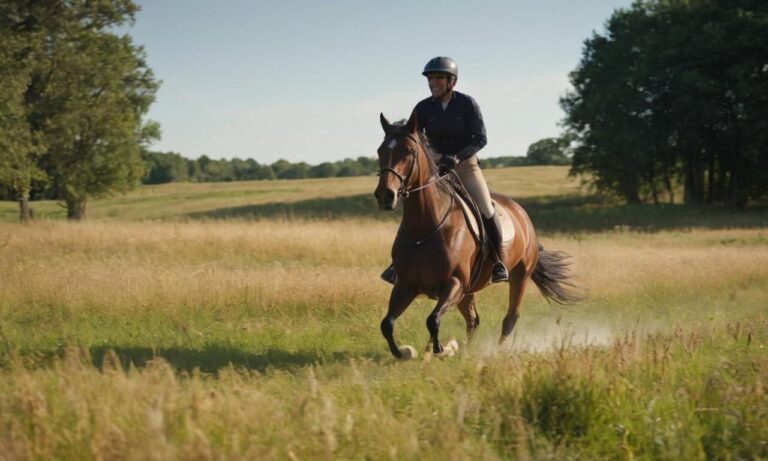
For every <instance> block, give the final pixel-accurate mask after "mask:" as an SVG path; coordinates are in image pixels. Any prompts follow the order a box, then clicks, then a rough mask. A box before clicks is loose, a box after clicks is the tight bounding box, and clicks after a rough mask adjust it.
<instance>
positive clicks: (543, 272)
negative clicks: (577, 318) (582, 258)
mask: <svg viewBox="0 0 768 461" xmlns="http://www.w3.org/2000/svg"><path fill="white" fill-rule="evenodd" d="M571 263H572V258H571V255H569V254H568V253H566V252H564V251H546V250H544V247H543V246H541V245H539V262H538V263H537V264H536V267H534V268H533V274H531V280H533V282H534V283H535V284H536V286H537V287H539V290H541V293H542V294H543V295H544V297H545V298H548V299H551V300H553V301H555V302H557V303H559V304H577V303H579V302H581V301H583V300H584V298H585V296H584V294H583V293H582V290H581V288H580V287H579V286H578V285H577V284H576V283H574V281H573V274H572V273H571V270H570V266H571Z"/></svg>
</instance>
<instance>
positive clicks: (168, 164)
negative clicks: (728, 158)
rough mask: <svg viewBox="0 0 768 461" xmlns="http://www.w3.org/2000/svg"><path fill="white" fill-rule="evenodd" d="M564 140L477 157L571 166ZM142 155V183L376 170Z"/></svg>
mask: <svg viewBox="0 0 768 461" xmlns="http://www.w3.org/2000/svg"><path fill="white" fill-rule="evenodd" d="M566 152H567V143H563V141H562V140H561V139H559V138H547V139H542V140H540V141H537V142H536V143H534V144H532V145H531V146H530V147H529V148H528V151H527V154H526V156H525V157H522V156H506V157H491V158H482V157H481V158H480V166H481V167H483V168H501V167H511V166H530V165H570V162H571V161H570V158H569V157H567V155H566ZM142 158H143V160H144V162H145V166H146V171H147V173H146V175H145V176H144V177H143V179H142V183H143V184H165V183H171V182H219V181H251V180H270V179H306V178H339V177H348V176H365V175H370V174H373V173H375V172H377V171H378V170H379V162H378V159H376V158H374V157H357V158H355V159H352V158H347V159H344V160H338V161H335V162H322V163H319V164H317V165H310V164H308V163H306V162H290V161H288V160H284V159H281V160H278V161H276V162H273V163H269V164H267V163H259V162H258V161H256V160H254V159H251V158H249V159H245V160H243V159H239V158H234V159H229V160H227V159H212V158H210V157H209V156H207V155H202V156H200V157H199V158H197V159H189V158H186V157H184V156H182V155H181V154H179V153H176V152H153V151H145V152H143V154H142Z"/></svg>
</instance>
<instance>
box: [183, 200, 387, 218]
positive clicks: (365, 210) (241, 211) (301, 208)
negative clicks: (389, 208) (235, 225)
mask: <svg viewBox="0 0 768 461" xmlns="http://www.w3.org/2000/svg"><path fill="white" fill-rule="evenodd" d="M187 216H188V217H189V218H192V219H232V218H237V219H263V218H289V219H290V218H305V219H333V218H348V217H367V218H379V219H392V218H393V217H394V216H398V217H399V216H400V213H384V212H382V211H379V209H378V208H377V206H376V201H375V200H374V198H373V194H360V195H349V196H343V197H329V198H313V199H309V200H301V201H297V202H270V203H262V204H259V205H245V206H238V207H231V208H218V209H215V210H209V211H203V212H195V213H190V214H188V215H187Z"/></svg>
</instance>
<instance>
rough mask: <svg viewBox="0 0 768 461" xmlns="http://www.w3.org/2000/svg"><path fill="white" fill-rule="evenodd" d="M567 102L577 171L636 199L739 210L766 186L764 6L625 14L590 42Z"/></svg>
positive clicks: (675, 1) (700, 1)
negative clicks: (677, 194) (679, 189)
mask: <svg viewBox="0 0 768 461" xmlns="http://www.w3.org/2000/svg"><path fill="white" fill-rule="evenodd" d="M571 82H572V84H573V87H574V90H573V91H572V92H571V93H570V94H568V95H567V96H566V97H564V98H563V99H562V101H561V103H562V106H563V108H564V110H565V112H566V120H565V122H566V126H567V128H568V129H569V131H570V132H571V133H572V134H574V135H575V137H576V139H577V148H576V149H575V152H574V159H573V160H574V161H573V167H572V173H574V174H580V173H585V174H588V175H589V177H591V178H592V181H593V182H594V184H595V185H596V186H598V187H599V188H601V189H607V190H612V191H615V192H617V193H618V194H620V195H621V196H623V197H624V198H626V199H627V200H628V201H629V202H638V201H640V200H641V199H642V198H643V197H645V196H652V197H653V199H654V201H657V202H658V201H659V196H660V194H661V193H662V192H666V193H667V194H668V195H669V197H670V199H672V198H673V196H674V195H673V194H674V190H675V185H676V182H678V181H680V182H682V184H683V186H684V188H683V190H684V198H685V201H686V203H692V204H694V203H704V202H707V203H715V202H721V203H728V204H730V205H731V206H733V207H742V206H744V205H745V204H746V203H747V201H748V200H750V199H751V198H756V197H759V196H760V195H764V194H766V192H768V179H766V175H757V174H755V173H754V172H755V171H760V169H762V168H764V167H765V162H766V151H768V144H767V143H766V135H765V128H766V120H767V119H768V116H767V115H766V114H768V4H766V3H765V2H754V1H746V0H734V1H725V0H663V1H662V0H658V1H646V2H637V3H635V4H634V5H633V7H632V8H630V9H628V10H618V11H616V12H615V13H614V15H613V16H612V17H611V18H610V20H609V21H608V23H607V29H606V34H605V35H597V34H596V35H594V36H593V37H592V38H591V39H589V40H587V41H586V43H585V47H584V54H583V57H582V60H581V62H580V64H579V66H578V67H577V69H576V70H575V71H574V72H573V73H572V74H571Z"/></svg>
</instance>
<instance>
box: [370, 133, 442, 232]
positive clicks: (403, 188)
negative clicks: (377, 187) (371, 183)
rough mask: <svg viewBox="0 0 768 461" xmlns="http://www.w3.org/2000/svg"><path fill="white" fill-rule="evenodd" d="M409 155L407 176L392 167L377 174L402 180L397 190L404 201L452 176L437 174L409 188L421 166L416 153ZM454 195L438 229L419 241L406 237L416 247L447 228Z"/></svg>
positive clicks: (419, 144)
mask: <svg viewBox="0 0 768 461" xmlns="http://www.w3.org/2000/svg"><path fill="white" fill-rule="evenodd" d="M406 136H407V137H408V138H410V139H411V140H412V141H413V142H414V143H415V144H416V145H417V146H420V147H421V143H420V142H419V140H418V139H416V138H415V137H414V136H413V135H412V134H410V133H408V134H407V135H406ZM391 137H392V136H388V137H386V138H384V142H386V141H387V140H388V139H390V138H391ZM422 148H423V147H422ZM408 154H409V155H410V156H412V157H413V160H412V161H411V167H410V168H409V169H408V173H407V174H406V175H405V176H403V175H402V174H401V173H400V172H399V171H397V170H395V169H394V168H391V167H385V168H382V169H380V170H379V172H378V174H377V176H381V175H383V174H385V173H392V174H394V175H395V177H396V178H397V179H399V180H400V187H399V188H398V189H397V195H398V196H400V197H402V198H403V201H405V199H407V198H408V197H409V196H410V195H411V193H412V192H418V191H420V190H423V189H426V188H428V187H430V186H432V185H433V184H436V183H438V182H440V181H442V180H443V179H445V178H447V177H448V176H450V175H445V176H440V175H439V174H436V175H435V176H434V177H433V178H434V179H431V180H430V181H429V182H427V183H426V184H423V185H421V186H418V187H408V183H409V182H410V179H411V176H412V175H413V171H414V169H415V168H416V166H419V165H418V164H419V162H418V157H417V155H416V152H414V151H413V150H411V151H409V153H408ZM390 155H391V154H390ZM390 158H391V157H390ZM390 163H391V162H390ZM454 174H455V173H454ZM454 195H455V192H451V194H450V196H451V203H450V205H448V208H447V209H446V211H445V214H444V215H443V219H442V220H441V221H440V224H438V225H437V227H436V228H435V229H434V230H433V231H432V232H430V233H429V234H427V235H426V236H425V237H422V238H420V239H417V240H413V239H411V238H410V237H408V235H407V234H406V237H407V238H408V239H409V240H411V242H412V243H413V244H414V245H416V246H419V245H421V244H423V243H424V242H426V241H427V240H429V239H430V238H432V237H434V236H435V235H437V234H438V233H439V232H440V230H441V229H442V228H443V227H445V223H446V222H448V215H450V214H451V210H453V204H454V200H455V198H454ZM403 224H405V221H403Z"/></svg>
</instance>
